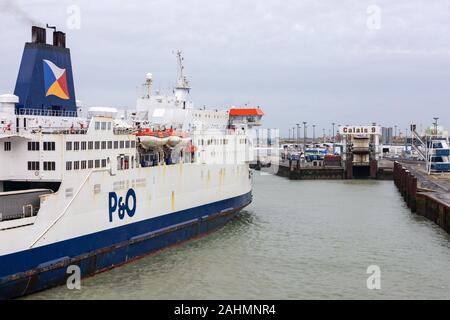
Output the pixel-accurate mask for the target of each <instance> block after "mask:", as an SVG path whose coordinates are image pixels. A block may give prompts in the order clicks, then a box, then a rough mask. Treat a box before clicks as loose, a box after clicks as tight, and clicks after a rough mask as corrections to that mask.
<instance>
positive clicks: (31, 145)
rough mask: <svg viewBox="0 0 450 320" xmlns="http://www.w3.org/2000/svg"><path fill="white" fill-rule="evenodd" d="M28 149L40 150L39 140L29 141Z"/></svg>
mask: <svg viewBox="0 0 450 320" xmlns="http://www.w3.org/2000/svg"><path fill="white" fill-rule="evenodd" d="M28 151H39V142H36V141H29V142H28Z"/></svg>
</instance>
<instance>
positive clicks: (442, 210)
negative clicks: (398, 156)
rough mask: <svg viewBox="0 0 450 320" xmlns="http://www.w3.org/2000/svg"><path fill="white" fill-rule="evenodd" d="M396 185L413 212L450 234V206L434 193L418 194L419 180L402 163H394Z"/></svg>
mask: <svg viewBox="0 0 450 320" xmlns="http://www.w3.org/2000/svg"><path fill="white" fill-rule="evenodd" d="M394 183H395V185H396V186H397V188H398V190H399V191H400V193H401V195H402V196H403V198H404V199H405V202H406V204H407V205H408V207H409V208H411V211H412V212H416V213H417V214H419V215H422V216H424V217H426V218H427V219H429V220H431V221H433V222H435V223H436V224H437V225H439V226H440V227H441V228H443V229H444V230H445V231H447V233H450V205H449V204H448V203H445V202H444V201H442V200H440V199H438V198H437V197H436V195H435V193H434V192H418V190H417V178H416V177H415V176H414V174H413V173H412V172H410V171H409V170H408V169H407V168H405V167H403V166H402V165H401V164H400V163H398V162H395V163H394Z"/></svg>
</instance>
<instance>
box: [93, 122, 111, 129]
mask: <svg viewBox="0 0 450 320" xmlns="http://www.w3.org/2000/svg"><path fill="white" fill-rule="evenodd" d="M111 126H112V125H111V122H99V121H96V122H95V130H111Z"/></svg>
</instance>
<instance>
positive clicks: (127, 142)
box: [125, 141, 130, 149]
mask: <svg viewBox="0 0 450 320" xmlns="http://www.w3.org/2000/svg"><path fill="white" fill-rule="evenodd" d="M129 147H130V141H125V148H127V149H128V148H129Z"/></svg>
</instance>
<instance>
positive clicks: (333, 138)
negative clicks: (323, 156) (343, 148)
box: [331, 122, 336, 154]
mask: <svg viewBox="0 0 450 320" xmlns="http://www.w3.org/2000/svg"><path fill="white" fill-rule="evenodd" d="M335 124H336V123H334V122H332V123H331V125H332V126H333V136H332V138H331V140H332V143H333V154H334V151H335V148H334V143H335V141H334V136H335V135H334V125H335Z"/></svg>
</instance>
